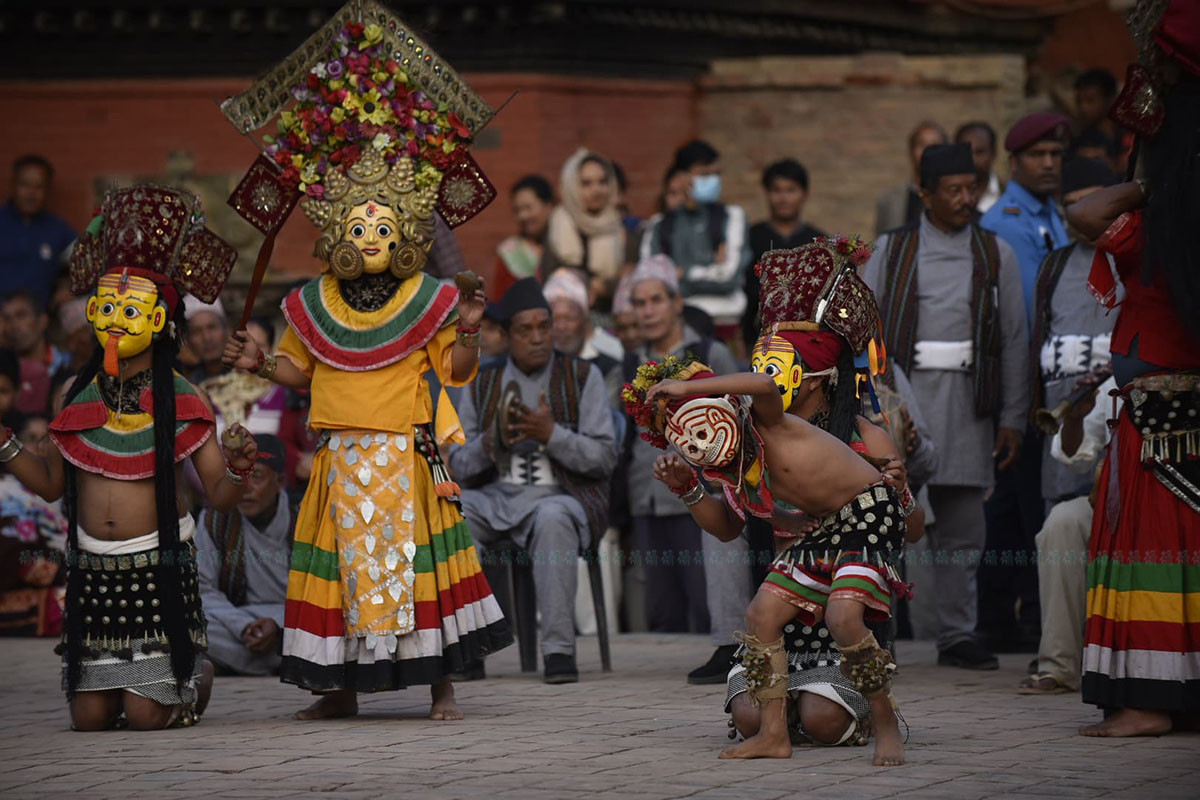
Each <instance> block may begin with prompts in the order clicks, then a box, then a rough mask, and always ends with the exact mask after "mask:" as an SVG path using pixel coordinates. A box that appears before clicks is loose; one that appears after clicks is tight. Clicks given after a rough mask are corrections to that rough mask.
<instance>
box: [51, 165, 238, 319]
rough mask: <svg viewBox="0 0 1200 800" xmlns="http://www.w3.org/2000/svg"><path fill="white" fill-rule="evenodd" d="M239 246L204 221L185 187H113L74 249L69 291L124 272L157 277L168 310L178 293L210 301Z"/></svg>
mask: <svg viewBox="0 0 1200 800" xmlns="http://www.w3.org/2000/svg"><path fill="white" fill-rule="evenodd" d="M236 261H237V251H236V250H235V249H234V248H233V247H232V246H231V245H229V244H227V243H226V242H225V241H224V240H222V239H221V238H220V237H219V236H217V235H216V234H215V233H213V232H212V231H210V230H209V229H208V228H206V227H205V225H204V211H203V209H202V208H201V206H200V199H199V198H198V197H196V196H195V195H194V194H192V193H191V192H189V191H187V190H186V189H176V188H173V187H168V186H158V185H155V184H145V185H140V186H132V187H129V188H126V189H113V190H110V191H109V192H108V193H107V194H106V195H105V197H104V202H103V204H102V205H101V206H100V212H99V215H98V216H97V217H96V218H95V219H94V220H92V224H91V225H89V226H88V229H87V231H86V232H85V233H84V234H83V236H82V237H80V239H79V242H78V244H76V245H75V249H74V250H73V251H72V252H71V267H70V276H71V291H72V292H73V293H75V294H86V293H88V292H91V291H92V290H93V289H95V288H96V284H97V283H99V281H100V276H101V275H104V274H105V273H116V272H121V273H124V274H126V275H130V276H137V277H142V278H147V279H149V280H151V281H153V282H154V283H155V284H156V285H157V286H158V288H159V291H160V292H161V293H162V294H163V300H164V305H166V307H167V311H168V313H170V312H172V311H173V310H174V306H175V303H176V301H177V300H178V298H179V296H180V294H182V293H185V292H186V293H190V294H193V295H195V296H196V297H198V298H200V299H201V300H203V301H204V302H206V303H211V302H213V301H214V300H216V299H217V296H218V295H220V293H221V289H222V288H223V287H224V286H225V281H226V279H228V277H229V273H230V272H231V271H232V270H233V265H234V264H235V263H236Z"/></svg>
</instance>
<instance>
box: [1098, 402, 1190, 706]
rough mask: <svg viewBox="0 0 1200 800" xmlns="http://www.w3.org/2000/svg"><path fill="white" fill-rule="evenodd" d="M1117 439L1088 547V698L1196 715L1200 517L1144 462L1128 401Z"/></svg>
mask: <svg viewBox="0 0 1200 800" xmlns="http://www.w3.org/2000/svg"><path fill="white" fill-rule="evenodd" d="M1114 436H1115V438H1114V442H1113V445H1112V447H1110V449H1109V453H1108V457H1107V459H1106V461H1105V464H1104V469H1103V471H1102V473H1101V475H1100V479H1099V491H1098V494H1097V497H1096V513H1095V515H1094V517H1093V522H1092V534H1091V543H1090V546H1089V557H1088V596H1087V630H1086V634H1085V640H1084V652H1083V681H1082V690H1083V699H1084V702H1088V703H1093V704H1095V705H1097V706H1101V707H1104V708H1122V707H1131V708H1138V709H1146V710H1160V711H1171V712H1185V711H1198V710H1200V513H1197V512H1196V511H1194V510H1193V509H1192V508H1191V507H1190V506H1189V505H1188V504H1187V503H1185V502H1183V501H1182V500H1181V499H1180V498H1179V497H1177V496H1176V495H1175V494H1174V493H1172V491H1171V490H1170V489H1168V488H1167V486H1166V485H1164V484H1163V483H1162V482H1161V481H1160V480H1159V479H1158V477H1156V475H1155V471H1154V469H1153V468H1152V466H1151V465H1149V464H1147V463H1145V462H1143V460H1142V436H1141V434H1140V433H1139V431H1138V429H1137V428H1136V427H1135V425H1134V423H1133V421H1132V420H1131V419H1130V415H1129V402H1128V400H1127V401H1126V407H1125V409H1123V410H1122V412H1121V414H1120V417H1119V422H1118V424H1117V430H1116V432H1115V434H1114ZM1113 470H1117V473H1116V474H1115V475H1114V474H1113Z"/></svg>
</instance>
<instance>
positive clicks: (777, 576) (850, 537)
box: [763, 484, 905, 625]
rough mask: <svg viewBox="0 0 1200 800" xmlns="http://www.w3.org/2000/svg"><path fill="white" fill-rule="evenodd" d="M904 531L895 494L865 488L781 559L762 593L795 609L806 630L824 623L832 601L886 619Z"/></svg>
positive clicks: (889, 490) (867, 616)
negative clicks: (853, 602)
mask: <svg viewBox="0 0 1200 800" xmlns="http://www.w3.org/2000/svg"><path fill="white" fill-rule="evenodd" d="M904 530H905V522H904V516H903V515H902V514H901V511H900V501H899V499H898V498H897V497H896V490H895V489H893V488H892V487H891V486H888V485H887V484H877V485H875V486H871V487H868V488H867V489H865V490H864V491H863V492H861V493H860V494H858V495H857V496H856V497H855V498H854V499H853V500H851V501H850V502H849V503H847V504H846V505H844V506H842V508H840V509H839V510H837V511H835V512H834V513H832V514H830V515H829V516H828V517H826V518H825V519H823V520H822V521H821V526H820V527H819V528H817V529H816V530H815V531H813V532H812V533H809V534H807V535H805V536H804V537H803V538H801V539H800V541H799V542H797V543H796V544H794V545H792V546H791V547H789V548H788V549H787V550H784V551H783V552H782V553H780V554H779V555H778V556H777V557H776V558H775V562H774V563H773V564H772V565H771V571H770V572H769V573H768V574H767V579H766V580H765V581H764V582H763V588H764V589H765V590H766V591H768V592H770V593H772V594H774V595H776V596H777V597H781V598H783V599H784V600H786V601H787V602H789V603H791V604H792V605H794V606H796V609H797V615H796V616H797V618H798V619H799V620H800V621H801V622H802V623H804V624H805V625H815V624H816V623H817V622H819V621H820V620H821V619H823V618H824V616H825V606H826V605H827V604H828V603H829V601H830V600H831V599H835V600H836V599H849V600H857V601H858V602H860V603H862V604H863V606H865V610H864V615H863V616H864V618H865V619H868V620H885V619H888V618H889V617H890V616H891V609H892V587H893V586H895V585H896V584H897V583H898V581H899V579H898V576H897V575H896V572H895V569H894V567H893V564H894V562H895V559H896V557H897V556H898V555H899V553H900V549H901V547H903V544H904Z"/></svg>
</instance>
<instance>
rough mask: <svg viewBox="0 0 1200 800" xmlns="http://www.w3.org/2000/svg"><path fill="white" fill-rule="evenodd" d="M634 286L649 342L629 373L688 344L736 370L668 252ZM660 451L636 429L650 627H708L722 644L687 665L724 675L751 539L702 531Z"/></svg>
mask: <svg viewBox="0 0 1200 800" xmlns="http://www.w3.org/2000/svg"><path fill="white" fill-rule="evenodd" d="M632 286H633V288H632V296H633V308H634V313H635V314H636V315H637V319H638V327H639V330H640V332H641V336H642V338H643V340H644V341H646V343H647V344H646V345H645V346H643V347H642V349H641V350H640V351H638V352H637V353H634V354H632V355H631V356H629V357H627V359H626V372H627V373H628V371H629V367H630V366H632V367H633V368H634V369H636V367H637V365H638V364H640V363H642V362H644V361H649V360H661V359H663V358H666V357H667V356H672V355H673V356H678V357H682V356H683V355H684V354H685V353H689V352H690V353H692V354H694V355H695V356H696V357H697V358H699V359H700V360H701V361H703V362H704V363H706V364H708V365H709V366H710V367H711V368H712V370H713V372H715V373H717V374H718V375H724V374H728V373H732V372H736V371H737V364H736V362H735V361H734V359H733V355H732V354H731V353H730V352H729V349H728V348H727V347H725V345H723V344H721V343H720V342H716V341H713V340H711V339H707V338H704V337H702V336H701V335H700V334H698V333H696V331H694V330H692V328H690V327H688V326H687V325H686V324H684V321H683V298H682V296H681V295H680V292H679V278H678V273H677V271H676V268H675V265H674V264H673V263H672V262H671V260H670V259H669V258H667V257H666V256H662V255H658V256H652V257H651V258H649V259H646V260H644V261H642V262H641V263H640V264H639V265H638V267H637V269H636V270H635V271H634V273H633V276H632ZM630 377H631V376H630ZM629 424H630V425H633V423H632V421H631V422H630V423H629ZM659 455H661V451H660V450H658V449H656V448H655V447H654V446H652V445H650V444H649V443H647V442H645V441H643V440H642V439H641V438H639V437H633V440H632V453H631V456H632V458H631V462H630V464H629V471H628V481H629V504H630V514H631V515H632V517H633V532H634V541H635V543H636V548H637V550H638V552H639V554H640V556H641V559H642V567H643V570H644V574H645V581H646V598H645V605H646V625H647V627H649V629H650V630H652V631H689V630H690V631H709V632H710V633H711V634H712V641H713V644H714V645H715V646H716V652H714V653H713V656H712V658H711V659H709V661H708V662H707V663H706V664H704V665H703V666H701V667H700V668H698V669H696V670H693V671H692V672H691V673H689V675H688V682H689V683H722V682H724V680H725V675H726V673H727V672H728V671H729V664H730V660H731V659H732V657H733V652H734V650H735V649H736V645H735V644H734V642H733V632H734V631H735V630H737V629H740V628H741V627H742V626H743V624H744V619H745V615H746V607H747V606H748V605H750V597H751V586H750V553H749V547H748V545H747V542H746V539H745V537H742V538H739V539H735V540H734V541H732V542H720V541H718V540H717V539H716V538H714V537H712V536H705V535H703V534H702V532H701V530H700V528H699V526H697V525H696V522H695V520H693V519H692V515H691V514H689V513H688V511H687V507H686V506H685V505H684V504H683V501H682V500H680V499H679V498H678V497H676V496H675V495H674V494H672V492H671V491H670V489H668V488H667V487H666V486H665V485H663V484H662V483H660V482H659V481H657V480H655V479H654V473H653V469H654V460H655V458H657V457H658V456H659Z"/></svg>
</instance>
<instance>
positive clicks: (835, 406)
mask: <svg viewBox="0 0 1200 800" xmlns="http://www.w3.org/2000/svg"><path fill="white" fill-rule="evenodd" d="M837 371H838V380H837V385H836V386H832V385H830V383H829V379H828V378H826V379H825V402H826V403H828V404H829V432H830V433H831V434H833V435H834V436H836V437H837V438H838V439H840V440H841V441H843V442H845V443H846V444H849V443H850V438H851V437H852V436H854V432H855V431H857V430H858V415H859V413H860V412H861V410H862V402H861V401H860V400H859V399H858V387H857V386H856V385H855V384H856V383H857V381H856V379H855V370H854V354H853V353H851V352H850V349H849V348H848V347H843V348H842V353H841V355H839V356H838V362H837Z"/></svg>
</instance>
